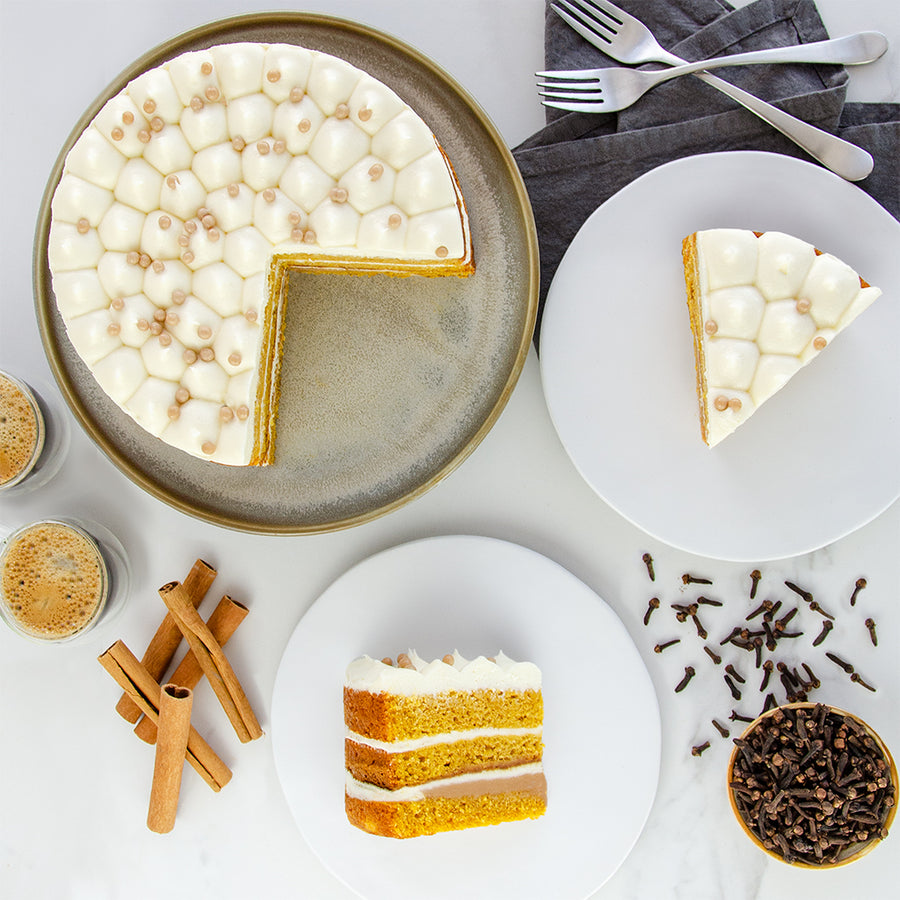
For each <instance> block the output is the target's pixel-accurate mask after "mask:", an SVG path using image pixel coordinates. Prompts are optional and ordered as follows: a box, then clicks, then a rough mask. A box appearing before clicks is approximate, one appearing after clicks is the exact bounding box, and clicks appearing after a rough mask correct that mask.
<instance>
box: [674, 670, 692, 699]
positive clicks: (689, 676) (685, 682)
mask: <svg viewBox="0 0 900 900" xmlns="http://www.w3.org/2000/svg"><path fill="white" fill-rule="evenodd" d="M694 674H695V672H694V667H693V666H685V667H684V678H682V679H681V681H679V682H678V684H676V685H675V693H676V694H680V693H681V692H682V691H683V690H684V689H685V688H686V687H687V686H688V682H690V680H691V679H692V678H693V677H694Z"/></svg>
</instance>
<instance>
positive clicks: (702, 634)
mask: <svg viewBox="0 0 900 900" xmlns="http://www.w3.org/2000/svg"><path fill="white" fill-rule="evenodd" d="M691 619H692V620H693V622H694V625H695V626H696V628H697V637H699V638H700V640H702V641H705V640H706V639H707V638H708V637H709V632H708V631H707V630H706V629H705V628H704V627H703V623H702V622H701V621H700V617H699V616H698V615H697V613H694V614H693V615H692V616H691Z"/></svg>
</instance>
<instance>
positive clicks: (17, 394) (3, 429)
mask: <svg viewBox="0 0 900 900" xmlns="http://www.w3.org/2000/svg"><path fill="white" fill-rule="evenodd" d="M43 448H44V417H43V415H42V414H41V409H40V406H39V405H38V402H37V400H36V399H35V397H34V394H32V392H31V391H30V390H29V388H28V387H27V386H26V385H25V384H23V383H22V382H21V381H19V380H18V379H17V378H13V376H11V375H7V374H6V373H5V372H0V490H2V489H4V488H10V487H13V486H14V485H16V484H19V483H20V482H21V481H23V480H24V479H25V478H27V477H28V475H29V473H30V472H31V470H32V469H33V468H34V466H35V464H36V463H37V461H38V460H39V459H40V456H41V451H42V450H43Z"/></svg>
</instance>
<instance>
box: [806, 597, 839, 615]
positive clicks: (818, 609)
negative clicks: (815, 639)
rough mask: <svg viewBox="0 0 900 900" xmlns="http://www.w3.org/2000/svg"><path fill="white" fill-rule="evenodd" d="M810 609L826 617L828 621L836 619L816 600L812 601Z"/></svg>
mask: <svg viewBox="0 0 900 900" xmlns="http://www.w3.org/2000/svg"><path fill="white" fill-rule="evenodd" d="M809 608H810V609H811V610H812V611H813V612H817V613H818V614H819V615H820V616H824V617H825V618H826V619H834V616H833V615H831V613H829V612H825V610H824V609H822V607H821V606H820V605H819V604H818V603H817V602H816V601H815V600H812V601H810V604H809Z"/></svg>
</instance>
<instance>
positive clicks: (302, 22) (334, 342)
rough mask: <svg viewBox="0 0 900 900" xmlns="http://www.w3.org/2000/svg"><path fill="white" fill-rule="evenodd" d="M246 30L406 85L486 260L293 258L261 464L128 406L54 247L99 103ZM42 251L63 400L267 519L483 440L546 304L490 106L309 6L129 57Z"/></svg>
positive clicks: (175, 490)
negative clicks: (203, 456) (107, 376)
mask: <svg viewBox="0 0 900 900" xmlns="http://www.w3.org/2000/svg"><path fill="white" fill-rule="evenodd" d="M236 41H260V42H266V43H278V42H284V43H295V44H299V45H301V46H303V47H307V48H309V49H314V50H321V51H324V52H326V53H330V54H332V55H334V56H338V57H340V58H342V59H345V60H347V61H348V62H350V63H352V64H353V65H356V66H358V67H359V68H361V69H363V70H364V71H367V72H369V73H370V74H371V75H373V76H374V77H375V78H377V79H379V80H380V81H382V82H384V83H385V84H387V85H388V86H389V87H391V88H392V89H393V90H394V91H395V92H396V93H397V94H399V95H400V97H401V98H402V99H403V100H405V101H406V102H407V103H408V104H409V105H410V106H411V107H412V108H413V109H414V110H415V111H416V112H417V113H419V115H421V117H422V118H423V119H424V120H425V122H426V124H427V125H428V126H429V127H430V128H431V130H432V131H433V132H434V134H435V136H436V137H437V139H438V141H439V142H440V144H441V145H442V146H443V148H444V149H445V150H446V151H447V154H448V156H449V158H450V160H451V162H452V164H453V167H454V170H455V172H456V175H457V177H458V180H459V182H460V185H461V188H462V192H463V195H464V197H465V200H466V204H467V207H468V212H469V217H470V225H471V230H472V239H473V245H474V253H475V266H476V271H475V274H474V275H473V276H472V277H470V278H456V277H450V278H421V277H415V276H414V277H408V278H392V277H390V276H388V275H373V276H365V277H359V276H352V275H346V274H301V273H294V274H292V275H291V278H290V285H289V299H288V304H287V315H286V328H285V353H284V357H283V363H282V379H281V401H280V411H279V417H278V424H277V438H276V448H275V462H274V464H273V465H271V466H269V467H265V468H259V467H252V468H250V467H242V468H232V467H227V466H221V465H217V464H215V463H210V462H208V461H205V460H200V459H196V458H193V457H191V456H189V455H188V454H186V453H183V452H182V451H180V450H177V449H175V448H173V447H170V446H168V445H167V444H165V443H164V442H162V441H160V440H158V439H157V438H155V437H153V436H152V435H150V434H149V433H148V432H146V431H144V430H143V429H142V428H140V427H139V426H138V425H137V424H136V423H135V422H134V421H133V420H132V419H131V418H130V417H129V416H128V415H126V414H125V413H124V412H123V411H122V410H121V409H119V408H118V406H116V404H115V403H114V402H113V401H112V400H111V399H110V398H109V397H108V396H107V395H106V394H105V393H104V392H103V391H102V389H101V388H100V387H99V386H98V385H97V383H96V382H95V380H94V378H93V376H92V375H91V374H90V372H89V371H88V369H87V367H86V366H85V364H84V363H83V362H82V361H81V360H80V359H79V358H78V356H77V354H76V353H75V350H74V348H73V347H72V345H71V343H70V341H69V339H68V336H67V335H66V331H65V326H64V324H63V322H62V318H61V316H60V315H59V312H58V310H57V308H56V302H55V298H54V297H53V293H52V285H51V279H50V272H49V269H48V265H47V246H48V239H49V225H50V202H51V199H52V196H53V192H54V190H55V189H56V186H57V184H58V183H59V179H60V175H61V172H62V166H63V162H64V160H65V156H66V154H67V153H68V151H69V149H70V148H71V146H72V144H74V142H75V141H76V139H77V138H78V136H79V135H80V134H81V132H82V131H83V130H84V128H85V127H87V125H88V124H89V123H90V121H91V120H92V119H93V117H94V115H95V114H96V113H97V111H98V110H99V109H100V107H101V106H102V105H103V104H104V103H105V102H106V101H107V100H108V99H109V98H110V97H112V96H113V95H114V94H116V93H117V92H118V91H119V90H120V89H121V88H122V87H123V86H124V85H125V84H127V83H128V82H129V81H131V80H132V79H133V78H135V77H136V76H137V75H139V74H141V73H142V72H144V71H146V70H147V69H150V68H153V67H155V66H157V65H159V64H160V63H161V62H163V61H164V60H166V59H169V58H171V57H174V56H177V55H178V54H180V53H183V52H185V51H188V50H196V49H200V48H203V47H209V46H212V45H215V44H221V43H229V42H236ZM73 119H74V116H73ZM34 265H35V287H36V306H37V314H38V320H39V324H40V328H41V335H42V339H43V343H44V347H45V350H46V353H47V356H48V358H49V361H50V364H51V367H52V368H53V371H54V374H55V376H56V379H57V382H58V384H59V386H60V388H61V390H62V392H63V395H64V397H65V399H66V401H67V402H68V404H69V406H70V408H71V409H72V411H73V412H74V414H75V416H76V417H77V419H78V420H79V422H80V423H81V425H82V426H83V427H84V428H85V430H86V431H87V433H88V434H89V435H90V436H91V438H93V440H94V441H95V442H96V443H97V444H98V445H99V447H100V448H101V449H102V450H103V451H104V452H105V453H106V454H107V455H108V456H109V458H110V459H111V460H112V461H113V462H114V463H115V464H116V465H117V466H118V467H119V468H120V469H121V470H122V471H123V472H124V473H125V474H126V475H127V476H128V477H130V478H131V479H132V480H133V481H135V482H136V483H137V484H139V485H140V486H141V487H142V488H144V489H145V490H147V491H148V492H149V493H151V494H152V495H154V496H156V497H157V498H159V499H161V500H163V501H165V502H167V503H169V504H170V505H172V506H173V507H175V508H177V509H180V510H181V511H183V512H186V513H189V514H192V515H195V516H197V517H199V518H202V519H205V520H207V521H211V522H214V523H216V524H219V525H224V526H226V527H231V528H236V529H240V530H246V531H254V532H260V533H293V534H298V533H311V532H322V531H330V530H334V529H338V528H343V527H347V526H350V525H355V524H358V523H361V522H365V521H368V520H370V519H372V518H374V517H376V516H378V515H381V514H383V513H386V512H388V511H390V510H391V509H394V508H396V507H399V506H401V505H403V504H404V503H406V502H408V501H409V500H411V499H412V498H414V497H416V496H418V495H420V494H421V493H423V492H424V491H426V490H427V489H428V488H430V487H431V486H432V485H434V484H435V483H436V482H437V481H439V480H440V479H441V478H442V477H443V476H445V475H446V474H447V473H448V472H450V471H451V470H452V469H453V468H455V466H457V465H458V464H459V463H460V462H461V461H462V460H463V459H465V458H466V456H467V455H468V454H469V453H470V452H471V451H472V450H473V449H474V448H475V447H476V446H477V445H478V443H479V442H480V440H481V439H482V438H483V437H484V435H485V434H486V433H487V432H488V431H489V430H490V428H491V426H492V425H493V423H494V422H495V421H496V419H497V417H498V416H499V414H500V412H501V410H502V409H503V407H504V406H505V404H506V401H507V399H508V397H509V395H510V393H511V391H512V390H513V387H514V386H515V383H516V381H517V379H518V376H519V374H520V372H521V369H522V366H523V365H524V361H525V357H526V355H527V352H528V348H529V345H530V341H531V336H532V332H533V329H534V321H535V315H536V309H537V285H538V254H537V240H536V236H535V229H534V222H533V219H532V214H531V207H530V204H529V202H528V198H527V194H526V192H525V189H524V185H523V184H522V181H521V178H520V176H519V174H518V169H517V168H516V166H515V163H514V161H513V159H512V155H511V154H510V152H509V150H508V149H507V147H506V145H505V143H504V141H503V140H502V138H501V137H500V135H499V133H498V132H497V131H496V129H495V128H494V126H493V125H492V124H491V122H490V121H489V119H488V118H487V117H486V116H485V114H484V113H483V112H482V111H481V109H480V108H479V107H478V106H477V104H476V103H475V102H474V101H473V99H472V98H471V97H470V96H469V95H468V94H467V93H466V92H465V91H464V90H463V89H462V88H461V87H460V86H459V85H458V84H456V83H455V82H454V81H453V80H452V79H451V78H450V77H449V76H448V75H447V74H446V73H444V72H443V71H442V70H441V69H439V68H438V66H437V65H436V64H435V63H433V62H431V61H430V60H429V59H428V58H427V57H425V56H424V55H422V54H420V53H419V52H418V51H416V50H414V49H412V48H410V47H408V46H407V45H405V44H403V43H401V42H400V41H398V40H397V39H395V38H393V37H390V36H387V35H385V34H382V33H380V32H377V31H375V30H373V29H371V28H369V27H366V26H362V25H358V24H355V23H353V22H349V21H345V20H340V19H335V18H331V17H327V16H319V15H310V14H302V13H290V12H284V13H266V14H254V15H249V16H242V17H238V18H234V19H227V20H223V21H220V22H215V23H212V24H210V25H206V26H203V27H201V28H198V29H196V30H194V31H191V32H188V33H186V34H184V35H181V36H180V37H178V38H175V39H173V40H172V41H169V42H167V43H166V44H163V45H161V46H159V47H156V48H155V49H153V50H151V51H150V52H149V53H147V54H146V55H145V56H144V57H142V58H141V59H139V60H137V61H136V62H135V63H134V64H133V65H132V66H131V67H130V68H129V69H127V70H126V71H124V72H122V73H121V75H119V77H118V78H117V79H116V80H115V81H114V82H113V83H112V84H111V85H109V87H108V88H107V89H106V90H105V91H104V92H103V94H102V95H101V96H100V97H98V98H97V99H96V100H95V102H94V103H93V105H92V106H91V107H90V108H89V109H88V110H86V111H85V113H84V115H83V116H82V118H81V119H80V121H79V122H78V123H77V125H76V127H75V128H74V130H73V131H72V134H71V135H70V137H69V139H68V141H67V142H66V145H65V146H64V147H63V149H62V151H61V153H60V156H59V158H58V160H57V163H56V166H55V168H54V170H53V172H52V174H51V176H50V179H49V183H48V186H47V190H46V192H45V195H44V200H43V204H42V208H41V215H40V219H39V227H38V235H37V241H36V247H35V261H34ZM322 348H327V352H323V350H322Z"/></svg>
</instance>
